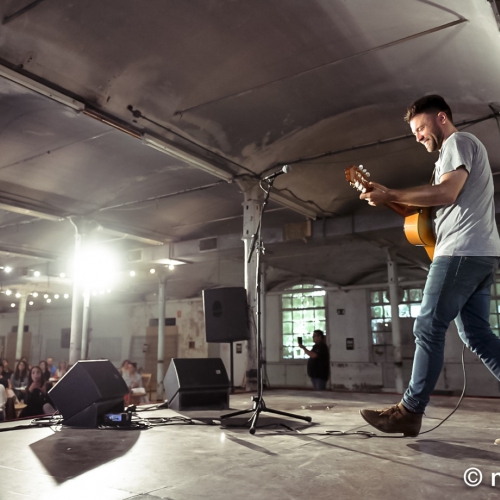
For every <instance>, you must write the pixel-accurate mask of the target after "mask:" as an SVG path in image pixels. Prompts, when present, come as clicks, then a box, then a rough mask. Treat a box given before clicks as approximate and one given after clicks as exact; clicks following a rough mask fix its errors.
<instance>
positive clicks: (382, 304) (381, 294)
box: [370, 288, 500, 345]
mask: <svg viewBox="0 0 500 500" xmlns="http://www.w3.org/2000/svg"><path fill="white" fill-rule="evenodd" d="M422 297H423V290H422V289H421V288H410V289H408V290H403V297H402V298H401V302H400V304H399V317H400V318H416V317H417V316H418V314H419V312H420V304H421V302H422ZM499 300H500V299H499ZM370 313H371V314H370V318H371V328H372V342H373V344H378V345H380V344H391V343H392V340H391V339H390V336H391V335H390V332H391V331H392V330H391V323H392V315H391V305H390V300H389V291H388V290H377V291H374V292H371V293H370Z"/></svg>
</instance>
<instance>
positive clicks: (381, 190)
mask: <svg viewBox="0 0 500 500" xmlns="http://www.w3.org/2000/svg"><path fill="white" fill-rule="evenodd" d="M468 175H469V174H468V172H467V170H466V168H465V167H459V168H457V169H456V170H454V171H453V172H448V173H446V174H444V175H443V176H442V177H441V182H440V183H439V184H435V185H434V186H431V185H427V186H418V187H414V188H408V189H389V188H387V187H385V186H382V185H381V184H377V183H376V182H372V183H371V185H372V186H373V187H374V188H375V189H374V190H373V191H371V192H369V193H363V194H362V195H361V196H360V198H361V199H362V200H368V203H369V204H370V205H373V206H376V205H381V204H384V203H388V202H391V201H392V202H396V203H401V204H403V205H411V206H416V207H435V206H440V205H451V204H452V203H454V202H455V200H456V199H457V197H458V195H459V194H460V191H462V188H463V187H464V184H465V181H466V180H467V177H468Z"/></svg>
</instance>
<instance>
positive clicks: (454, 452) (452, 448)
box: [407, 439, 500, 461]
mask: <svg viewBox="0 0 500 500" xmlns="http://www.w3.org/2000/svg"><path fill="white" fill-rule="evenodd" d="M407 446H408V448H411V449H412V450H415V451H418V452H420V453H425V454H427V455H433V456H434V457H439V458H447V459H450V460H466V461H470V460H478V459H479V460H489V461H491V460H494V461H498V460H500V453H493V452H491V451H486V450H481V449H479V448H472V447H470V446H462V445H459V444H452V443H449V442H445V441H433V440H425V439H422V440H420V441H418V442H417V443H412V444H408V445H407Z"/></svg>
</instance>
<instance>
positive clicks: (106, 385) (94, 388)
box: [49, 360, 129, 427]
mask: <svg viewBox="0 0 500 500" xmlns="http://www.w3.org/2000/svg"><path fill="white" fill-rule="evenodd" d="M128 392H129V390H128V387H127V384H125V382H124V380H123V378H122V376H121V375H120V372H119V371H118V370H117V369H116V368H115V367H114V366H113V364H112V363H111V362H110V361H108V360H95V361H93V360H90V361H78V362H77V363H75V364H74V365H73V366H72V367H71V369H70V370H69V371H68V372H67V373H66V374H65V375H64V376H63V377H62V378H61V379H60V380H59V381H58V382H57V384H55V385H54V387H52V389H51V390H50V391H49V396H50V397H51V399H52V401H53V403H54V404H55V405H56V407H57V409H58V410H59V413H60V414H61V415H62V416H63V418H64V421H63V423H64V425H69V426H73V427H97V425H98V424H99V423H100V422H101V420H102V418H103V416H104V414H105V413H119V412H122V411H123V409H124V400H123V398H124V396H125V395H126V394H128Z"/></svg>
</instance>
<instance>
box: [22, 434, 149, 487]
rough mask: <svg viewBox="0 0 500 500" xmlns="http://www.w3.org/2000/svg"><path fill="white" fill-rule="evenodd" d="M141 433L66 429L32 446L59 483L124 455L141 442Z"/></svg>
mask: <svg viewBox="0 0 500 500" xmlns="http://www.w3.org/2000/svg"><path fill="white" fill-rule="evenodd" d="M140 432H141V431H139V430H130V431H121V430H98V429H70V428H65V429H63V430H62V431H60V432H55V433H54V434H52V435H51V436H49V437H47V438H44V439H41V440H40V441H37V442H36V443H33V444H31V445H30V448H31V450H32V451H33V453H34V454H35V455H36V457H37V458H38V460H40V462H41V463H42V465H43V466H44V467H45V469H47V471H48V472H49V473H50V474H51V476H53V477H54V479H55V480H56V481H57V482H58V483H59V484H60V483H64V482H65V481H67V480H68V479H71V478H73V477H76V476H79V475H80V474H83V473H84V472H87V471H89V470H91V469H95V468H96V467H99V466H101V465H103V464H105V463H107V462H110V461H111V460H115V459H116V458H118V457H121V456H123V455H125V454H126V453H127V452H128V451H129V450H130V449H131V448H132V447H133V446H134V445H135V443H136V442H137V440H138V439H139V434H140Z"/></svg>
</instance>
